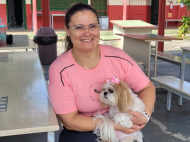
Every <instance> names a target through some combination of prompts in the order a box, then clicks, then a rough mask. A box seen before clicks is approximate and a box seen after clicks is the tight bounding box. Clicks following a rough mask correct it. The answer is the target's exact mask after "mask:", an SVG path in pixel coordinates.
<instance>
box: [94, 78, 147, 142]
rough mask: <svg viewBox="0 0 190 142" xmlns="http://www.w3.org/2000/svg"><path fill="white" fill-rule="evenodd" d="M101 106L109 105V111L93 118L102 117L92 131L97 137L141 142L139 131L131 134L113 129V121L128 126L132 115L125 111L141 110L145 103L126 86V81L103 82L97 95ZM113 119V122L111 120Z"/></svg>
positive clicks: (112, 141) (104, 140) (103, 140)
mask: <svg viewBox="0 0 190 142" xmlns="http://www.w3.org/2000/svg"><path fill="white" fill-rule="evenodd" d="M99 99H100V102H101V103H102V105H103V106H105V107H106V106H107V105H109V106H110V109H109V112H108V113H106V114H104V115H103V116H102V115H101V114H98V115H96V116H95V118H94V119H97V118H102V121H100V122H99V123H98V124H97V127H96V129H95V130H94V133H95V134H97V136H98V137H99V139H98V141H101V142H133V141H134V140H136V141H137V142H143V141H142V138H143V135H142V133H141V131H137V132H135V133H132V134H124V133H122V132H119V131H115V130H114V123H115V124H119V125H121V126H122V127H127V128H130V127H132V125H133V122H132V121H131V120H130V118H131V117H132V116H130V115H129V114H128V113H126V111H127V110H133V111H138V112H143V111H144V109H145V105H144V103H143V102H142V100H141V99H140V98H139V97H138V96H137V95H136V94H134V93H133V92H132V91H131V89H129V88H128V86H127V85H126V83H125V82H124V81H122V80H120V83H119V84H113V83H110V82H109V83H105V84H104V85H103V87H102V91H101V93H100V96H99ZM112 121H114V123H113V122H112Z"/></svg>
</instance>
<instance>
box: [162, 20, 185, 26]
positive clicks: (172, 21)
mask: <svg viewBox="0 0 190 142" xmlns="http://www.w3.org/2000/svg"><path fill="white" fill-rule="evenodd" d="M182 20H183V19H166V20H165V21H166V27H167V26H168V24H167V23H168V22H173V21H182Z"/></svg>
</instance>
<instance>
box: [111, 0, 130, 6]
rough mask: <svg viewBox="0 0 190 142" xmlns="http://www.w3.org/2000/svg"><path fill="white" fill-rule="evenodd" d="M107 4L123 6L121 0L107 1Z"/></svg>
mask: <svg viewBox="0 0 190 142" xmlns="http://www.w3.org/2000/svg"><path fill="white" fill-rule="evenodd" d="M127 1H129V0H127ZM108 4H109V5H123V0H108Z"/></svg>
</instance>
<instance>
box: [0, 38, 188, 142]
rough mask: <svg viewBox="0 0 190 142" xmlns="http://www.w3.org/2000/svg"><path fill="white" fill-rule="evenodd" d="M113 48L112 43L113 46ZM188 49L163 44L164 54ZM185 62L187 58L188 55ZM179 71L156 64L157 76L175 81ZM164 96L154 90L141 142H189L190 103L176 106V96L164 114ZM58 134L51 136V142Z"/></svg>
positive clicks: (38, 141) (42, 136)
mask: <svg viewBox="0 0 190 142" xmlns="http://www.w3.org/2000/svg"><path fill="white" fill-rule="evenodd" d="M114 44H115V43H114ZM188 45H190V42H189V41H183V42H182V41H179V42H177V43H176V42H170V43H169V42H167V44H165V52H168V53H171V54H178V55H181V50H180V47H181V46H188ZM63 51H64V47H63V46H62V43H61V42H59V43H58V54H59V55H60V54H61V53H62V52H63ZM187 58H190V56H189V55H188V56H187ZM153 67H154V59H153V58H152V59H151V76H153ZM43 68H44V69H45V71H46V72H45V77H46V79H48V69H49V65H43ZM179 71H180V67H179V66H177V65H173V64H170V63H167V62H164V61H160V60H158V67H157V76H164V75H165V76H168V75H171V76H175V77H179ZM185 80H186V81H188V82H190V65H186V70H185ZM166 94H167V92H166V91H165V90H163V89H157V98H156V99H157V100H156V104H155V110H154V113H153V114H152V117H151V119H150V121H149V122H148V123H147V124H146V126H145V127H144V128H143V129H142V132H143V135H144V140H145V142H190V101H189V100H186V99H183V105H182V106H178V104H177V101H178V100H177V99H178V98H177V96H176V95H173V97H172V104H171V110H170V111H167V110H166V97H167V95H166ZM59 133H60V131H57V132H55V142H57V141H58V137H59ZM0 142H47V134H46V133H39V134H27V135H19V136H9V137H0Z"/></svg>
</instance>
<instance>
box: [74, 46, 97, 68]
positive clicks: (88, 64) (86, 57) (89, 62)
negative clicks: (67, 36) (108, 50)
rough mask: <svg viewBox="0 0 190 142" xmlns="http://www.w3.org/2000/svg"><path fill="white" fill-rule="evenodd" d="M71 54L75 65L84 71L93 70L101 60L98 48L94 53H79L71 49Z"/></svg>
mask: <svg viewBox="0 0 190 142" xmlns="http://www.w3.org/2000/svg"><path fill="white" fill-rule="evenodd" d="M71 53H72V55H73V58H74V60H75V61H76V63H77V64H79V65H80V66H82V67H83V68H85V69H92V68H95V67H96V66H97V65H98V63H99V61H100V58H101V53H100V48H99V47H98V48H96V49H95V50H94V51H90V52H80V51H77V50H75V49H74V48H73V49H72V51H71Z"/></svg>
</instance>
